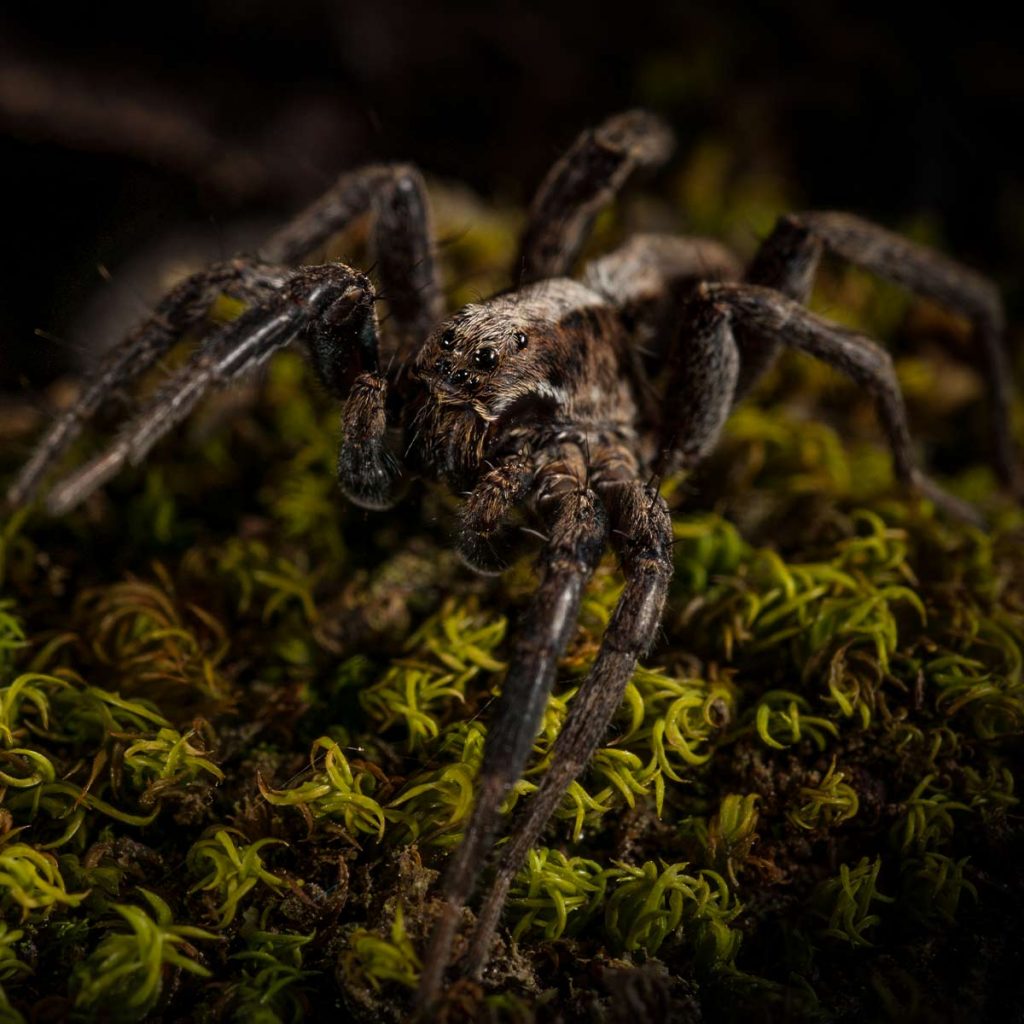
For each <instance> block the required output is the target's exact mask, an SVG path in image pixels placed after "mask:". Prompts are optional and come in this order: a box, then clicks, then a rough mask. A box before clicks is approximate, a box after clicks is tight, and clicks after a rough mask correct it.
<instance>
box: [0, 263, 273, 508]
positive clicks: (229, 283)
mask: <svg viewBox="0 0 1024 1024" xmlns="http://www.w3.org/2000/svg"><path fill="white" fill-rule="evenodd" d="M288 273H289V272H288V271H287V270H286V269H282V268H280V267H274V266H269V265H267V264H263V263H257V262H256V261H253V260H247V259H241V258H240V259H234V260H229V261H228V262H225V263H218V264H216V265H214V266H212V267H209V268H208V269H206V270H202V271H200V272H198V273H196V274H192V275H191V276H190V277H187V278H186V279H185V280H184V281H182V282H181V283H180V284H178V285H176V286H175V287H174V288H173V289H172V290H171V291H170V292H169V293H168V294H167V295H166V296H165V297H164V298H163V299H161V301H160V303H159V305H158V306H157V307H156V310H155V311H154V313H153V315H152V316H150V317H147V318H146V319H145V320H144V321H143V322H142V323H140V324H139V325H138V326H137V327H136V328H135V329H134V330H133V331H132V332H131V333H130V334H129V335H128V336H127V337H126V338H125V339H124V340H123V341H121V342H120V343H118V344H117V345H115V346H114V347H113V348H112V349H110V350H109V351H108V352H106V353H104V355H103V356H102V358H101V362H100V365H99V366H98V367H97V368H96V370H95V371H94V372H93V373H92V374H91V375H90V377H89V378H88V380H87V381H86V383H85V384H84V386H83V387H82V390H81V392H80V394H79V395H78V396H77V398H76V399H75V401H74V403H73V404H72V405H71V406H70V408H68V409H67V410H66V411H65V412H63V413H62V414H61V415H60V416H58V417H57V419H56V420H54V422H53V425H52V426H51V427H50V429H49V430H48V431H47V432H46V433H45V434H44V435H43V436H42V438H41V439H40V440H39V441H38V442H37V443H36V446H35V448H34V449H33V450H32V454H31V455H30V456H29V458H28V460H27V461H26V462H25V464H24V465H23V466H22V468H21V470H20V471H19V473H18V475H17V476H16V477H15V479H14V482H13V483H12V484H11V486H10V488H9V489H8V491H7V500H8V502H9V503H10V504H11V505H14V506H16V505H21V504H23V503H24V502H26V501H28V500H29V499H31V498H32V497H33V496H34V494H35V492H36V490H37V488H38V486H39V483H40V481H41V480H42V478H43V476H44V474H45V473H46V471H47V470H48V469H49V468H50V467H51V466H52V465H53V463H54V462H56V461H57V460H58V459H59V458H60V457H61V455H63V454H64V452H65V451H67V449H68V447H69V446H70V445H71V443H72V442H73V441H74V440H75V438H77V437H78V436H79V435H80V434H81V432H82V430H83V428H84V427H85V424H86V423H88V422H89V420H91V419H92V418H93V416H95V415H96V413H97V412H99V410H100V409H101V408H102V407H103V406H104V405H105V404H106V402H107V400H108V399H109V398H110V397H111V396H112V395H113V394H114V393H116V392H118V391H120V390H121V389H122V388H124V387H126V386H127V385H128V384H131V383H132V382H133V381H134V380H136V379H137V378H138V377H140V376H141V375H142V374H143V373H145V372H146V371H147V370H149V369H150V368H151V367H152V366H154V365H155V364H156V362H157V360H159V359H160V358H161V357H162V356H164V355H166V354H167V353H168V352H169V351H170V350H171V349H172V348H173V347H174V345H175V344H177V342H178V341H180V340H181V339H182V338H183V337H184V336H185V335H187V334H188V333H190V332H191V331H195V330H198V329H199V328H200V327H201V326H202V325H203V324H204V322H205V321H206V318H207V316H208V314H209V310H210V306H211V305H212V304H213V301H214V299H215V298H216V297H217V295H220V294H228V295H230V296H231V297H232V298H236V299H241V300H242V301H244V302H256V301H258V300H259V299H261V298H263V297H264V296H266V295H267V294H268V292H270V291H272V290H273V288H275V287H277V286H278V285H280V284H281V282H282V281H284V280H285V278H286V277H287V276H288Z"/></svg>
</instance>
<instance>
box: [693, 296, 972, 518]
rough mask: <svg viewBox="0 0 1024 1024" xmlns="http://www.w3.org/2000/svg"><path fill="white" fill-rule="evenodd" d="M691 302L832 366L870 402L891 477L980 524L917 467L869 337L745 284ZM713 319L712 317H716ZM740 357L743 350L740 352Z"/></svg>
mask: <svg viewBox="0 0 1024 1024" xmlns="http://www.w3.org/2000/svg"><path fill="white" fill-rule="evenodd" d="M695 302H696V303H697V304H698V305H700V304H701V303H709V304H711V305H712V306H714V307H718V309H719V311H721V310H724V311H725V313H726V315H727V316H728V319H729V321H730V323H731V325H732V328H733V332H734V333H735V335H736V337H737V342H738V343H739V338H740V337H741V332H742V336H743V337H747V338H752V339H753V340H754V341H755V343H758V344H765V345H775V346H781V345H785V346H788V347H791V348H796V349H799V350H800V351H803V352H806V353H808V354H809V355H812V356H814V357H815V358H816V359H820V360H822V362H825V363H828V364H829V365H830V366H833V367H835V368H836V369H837V370H839V371H840V372H841V373H843V374H845V375H846V376H847V377H850V378H851V379H852V380H853V381H855V382H856V383H857V384H859V385H860V386H861V387H862V388H863V389H864V390H865V392H867V394H869V395H870V396H871V397H872V398H873V399H874V402H875V408H876V410H877V412H878V418H879V420H880V421H881V423H882V428H883V430H884V431H885V434H886V438H887V440H888V442H889V448H890V450H891V451H892V457H893V469H894V471H895V474H896V478H897V479H898V480H899V481H900V482H901V483H903V484H906V485H907V486H909V487H910V488H912V489H914V490H917V491H918V492H920V493H921V494H924V495H926V496H927V497H928V498H930V499H931V500H932V501H934V502H935V503H936V505H938V506H940V507H941V508H943V509H944V510H945V511H946V512H947V513H949V514H950V515H953V516H956V517H957V518H958V519H961V520H963V521H965V522H969V523H974V524H975V525H979V526H982V525H984V524H983V522H982V520H981V518H980V516H979V514H978V512H977V511H976V510H975V509H974V507H973V506H971V505H970V504H968V503H967V502H965V501H961V500H960V499H959V498H956V497H954V496H953V495H951V494H949V493H948V492H946V491H945V490H943V488H942V487H940V486H939V485H938V484H937V483H936V482H935V481H934V480H932V479H931V478H930V477H928V476H926V475H925V474H924V473H923V472H922V471H921V469H919V468H918V467H917V465H916V462H915V458H914V449H913V443H912V441H911V436H910V428H909V426H908V424H907V410H906V407H905V406H904V403H903V394H902V392H901V391H900V385H899V381H898V380H897V378H896V371H895V369H894V367H893V363H892V357H891V356H890V355H889V353H888V352H886V351H885V349H883V348H882V347H881V346H880V345H878V344H876V343H875V342H874V341H872V340H871V339H870V338H867V337H865V336H864V335H862V334H857V333H856V332H854V331H851V330H848V329H846V328H844V327H840V326H838V325H837V324H833V323H829V321H827V320H825V319H823V318H822V317H819V316H816V315H815V314H814V313H811V312H810V311H809V310H807V309H806V308H805V307H804V306H802V305H801V304H800V303H799V302H795V301H794V300H792V299H789V298H786V296H785V295H783V294H782V293H781V292H778V291H775V290H774V289H772V288H764V287H761V286H759V285H749V284H709V285H705V286H704V287H703V288H702V289H701V290H700V291H699V292H698V297H697V298H696V299H695ZM716 315H717V314H716ZM740 355H741V358H742V356H743V349H742V347H741V348H740Z"/></svg>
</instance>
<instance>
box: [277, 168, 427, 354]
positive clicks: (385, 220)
mask: <svg viewBox="0 0 1024 1024" xmlns="http://www.w3.org/2000/svg"><path fill="white" fill-rule="evenodd" d="M366 213H371V214H372V215H373V218H374V227H373V231H372V233H371V237H370V247H371V258H372V260H373V263H374V265H375V266H376V270H377V274H378V276H379V279H380V282H381V286H382V298H384V299H385V300H386V301H387V303H388V309H389V313H390V324H389V327H390V329H391V333H392V334H393V335H394V336H395V337H396V340H397V345H396V348H397V351H396V353H395V354H396V357H397V359H398V361H399V362H400V363H405V362H406V361H407V360H408V359H409V358H410V357H411V356H412V354H413V353H414V352H415V350H416V349H417V348H418V347H419V346H420V345H421V344H422V343H423V340H424V339H425V338H426V336H427V334H428V333H429V332H430V329H431V328H432V327H433V326H434V324H436V323H437V321H438V320H439V319H440V318H441V316H442V314H443V312H444V295H443V290H442V287H441V278H440V272H439V269H438V266H437V260H436V258H435V253H434V231H433V224H432V219H431V214H430V203H429V202H428V200H427V191H426V187H425V186H424V184H423V176H422V175H421V174H420V172H419V171H418V170H417V169H416V168H415V167H412V166H410V165H408V164H382V165H371V166H369V167H363V168H360V169H359V170H357V171H352V172H350V173H348V174H343V175H342V176H341V177H340V178H339V179H338V181H337V182H336V183H335V184H334V185H333V186H332V187H331V188H330V189H328V191H327V192H325V193H324V194H323V195H322V196H321V197H320V198H319V199H317V200H316V202H314V203H313V204H312V205H311V206H309V207H307V208H306V209H305V210H303V212H302V213H300V214H299V215H298V216H297V217H295V218H294V219H293V220H292V221H291V222H290V223H289V224H287V225H285V226H284V227H283V228H282V229H281V230H280V231H278V232H277V233H276V234H274V235H272V236H271V238H270V239H269V240H268V241H267V243H266V244H265V245H264V246H263V247H262V249H261V250H260V252H261V255H262V256H263V258H265V259H267V260H270V261H272V262H276V263H297V262H299V261H300V260H303V259H305V258H306V257H308V256H309V255H310V253H313V252H315V251H316V250H317V249H318V248H319V247H320V246H322V245H323V244H324V243H325V242H326V241H327V240H328V239H329V238H330V237H331V236H332V235H334V234H337V233H338V232H339V231H341V230H343V229H344V228H345V227H346V226H347V225H348V224H350V223H351V222H352V221H353V220H355V219H356V218H357V217H360V216H362V215H363V214H366Z"/></svg>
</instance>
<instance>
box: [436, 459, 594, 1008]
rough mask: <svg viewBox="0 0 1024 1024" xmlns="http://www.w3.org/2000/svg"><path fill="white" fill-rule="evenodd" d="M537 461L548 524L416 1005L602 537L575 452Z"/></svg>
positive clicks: (440, 954)
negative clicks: (538, 571)
mask: <svg viewBox="0 0 1024 1024" xmlns="http://www.w3.org/2000/svg"><path fill="white" fill-rule="evenodd" d="M570 460H571V461H568V463H567V462H563V461H562V460H556V461H554V462H551V463H549V464H548V465H546V466H545V467H543V468H542V469H541V470H540V472H539V474H538V479H537V485H536V490H535V493H536V494H537V495H538V498H537V506H538V511H539V513H540V515H541V517H542V518H543V520H544V522H545V524H546V528H547V530H548V540H547V542H546V544H545V546H544V550H543V552H542V554H541V557H540V564H541V581H540V586H539V588H538V590H537V593H536V595H535V596H534V598H533V601H532V602H531V604H530V606H529V608H528V609H527V611H526V613H525V614H524V616H523V617H522V620H521V621H520V623H519V627H518V632H517V633H516V635H515V639H514V641H513V645H512V652H511V656H510V659H509V667H508V671H507V672H506V674H505V679H504V682H503V683H502V689H501V697H500V698H499V699H498V702H497V706H496V708H495V711H494V717H493V719H492V725H491V728H490V729H489V731H488V733H487V739H486V742H485V746H484V757H483V764H482V765H481V768H480V775H479V777H478V779H477V782H476V800H475V803H474V805H473V810H472V812H471V814H470V817H469V821H468V822H467V825H466V830H465V833H464V835H463V838H462V842H461V844H460V845H459V847H458V848H457V849H456V851H455V852H454V853H453V854H452V856H451V858H450V859H449V861H448V863H447V865H446V866H445V873H444V881H443V883H442V896H443V899H444V905H443V907H442V910H441V913H440V916H439V917H438V920H437V923H436V924H435V926H434V933H433V936H432V937H431V941H430V946H429V949H428V951H427V955H426V957H425V959H424V965H423V973H422V975H421V977H420V985H419V991H418V993H417V997H416V999H417V1004H418V1006H419V1007H420V1008H421V1009H422V1010H427V1009H429V1007H430V1006H431V1005H432V1004H433V1003H434V1001H435V1000H436V998H437V995H438V993H439V991H440V988H441V984H442V980H443V977H444V972H445V969H446V968H447V966H448V961H449V957H450V954H451V947H452V942H453V940H454V938H455V932H456V930H457V928H458V923H459V918H460V914H461V910H462V907H463V906H464V905H465V903H466V901H467V900H468V899H469V898H470V896H471V895H472V894H473V891H474V889H475V887H476V882H477V879H478V878H479V876H480V873H481V871H482V870H483V868H484V866H485V865H486V862H487V859H488V855H489V854H490V851H491V844H492V841H493V838H494V835H495V832H496V830H497V826H498V823H499V820H500V810H501V805H502V803H503V802H504V800H505V797H506V796H507V795H508V793H509V791H510V790H511V788H512V786H513V785H515V783H516V782H518V781H519V778H520V777H521V776H522V773H523V769H524V767H525V765H526V761H527V758H528V757H529V754H530V750H531V749H532V746H533V742H534V739H535V738H536V735H537V731H538V729H539V727H540V722H541V718H542V715H543V713H544V708H545V706H546V702H547V698H548V694H549V692H550V690H551V686H552V683H553V682H554V678H555V670H556V667H557V664H558V659H559V658H560V657H561V655H562V653H563V652H564V650H565V647H566V645H567V644H568V642H569V640H570V638H571V637H572V634H573V630H574V629H575V626H576V618H577V615H578V613H579V606H580V599H581V597H582V595H583V589H584V587H585V585H586V583H587V580H588V579H589V578H590V576H591V574H592V573H593V571H594V568H595V567H596V565H597V563H598V561H599V560H600V558H601V553H602V551H603V549H604V544H605V540H606V537H607V521H606V518H605V513H604V509H603V507H602V505H601V502H600V500H599V499H598V497H597V495H596V494H595V493H594V492H593V491H592V490H589V489H588V488H587V487H586V486H585V484H584V483H583V480H584V479H585V475H584V474H585V470H584V467H583V466H582V457H581V455H580V453H579V452H578V451H577V452H572V453H570Z"/></svg>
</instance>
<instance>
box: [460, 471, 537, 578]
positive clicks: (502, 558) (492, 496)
mask: <svg viewBox="0 0 1024 1024" xmlns="http://www.w3.org/2000/svg"><path fill="white" fill-rule="evenodd" d="M536 473H537V465H536V460H535V459H534V458H533V456H531V455H528V454H525V453H524V454H518V453H517V454H515V455H511V456H509V457H508V458H506V459H504V460H503V461H501V462H499V463H498V465H496V466H494V467H493V468H492V469H490V470H488V471H487V472H486V473H485V474H484V475H483V476H482V477H481V478H480V480H479V482H478V483H477V485H476V487H474V488H473V490H472V491H471V492H470V493H469V495H468V496H467V497H466V500H465V502H464V503H463V505H462V509H461V511H460V513H459V533H458V538H457V541H456V547H457V550H458V553H459V555H460V557H461V558H462V560H463V561H464V562H465V563H466V564H467V565H468V566H469V567H470V568H471V569H475V570H476V571H477V572H479V573H484V574H487V575H490V574H495V575H496V574H498V573H502V572H504V571H505V570H506V569H507V568H508V567H509V565H510V564H511V563H512V561H513V560H514V559H515V557H516V555H517V554H518V553H519V551H520V550H521V548H522V547H523V545H524V540H525V537H524V533H523V531H522V530H517V529H516V528H515V527H513V526H511V525H509V522H508V520H509V517H510V516H511V515H512V513H513V512H514V511H515V509H516V508H517V507H518V506H519V505H521V504H522V503H523V502H524V501H525V500H526V498H527V496H528V495H529V493H530V489H531V488H532V486H533V481H534V478H535V476H536Z"/></svg>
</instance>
